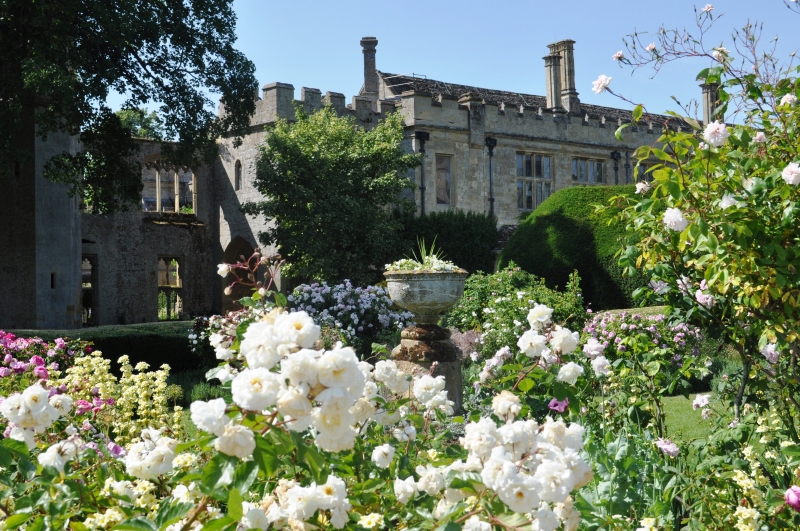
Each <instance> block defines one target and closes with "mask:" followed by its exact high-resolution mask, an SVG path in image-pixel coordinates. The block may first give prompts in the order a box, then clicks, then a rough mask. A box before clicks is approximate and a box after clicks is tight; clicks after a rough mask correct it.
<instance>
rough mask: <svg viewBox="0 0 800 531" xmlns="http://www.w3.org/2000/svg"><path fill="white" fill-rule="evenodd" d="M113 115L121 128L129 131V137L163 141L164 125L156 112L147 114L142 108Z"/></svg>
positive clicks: (121, 111)
mask: <svg viewBox="0 0 800 531" xmlns="http://www.w3.org/2000/svg"><path fill="white" fill-rule="evenodd" d="M114 114H116V115H117V117H118V118H119V120H120V121H121V122H122V125H123V127H126V128H127V129H129V130H130V132H131V135H133V136H135V137H137V138H148V139H150V140H164V123H163V121H162V120H161V118H160V117H159V116H158V113H157V112H156V111H152V112H150V113H148V112H147V109H145V108H144V107H136V108H134V109H122V110H119V111H117V112H116V113H114Z"/></svg>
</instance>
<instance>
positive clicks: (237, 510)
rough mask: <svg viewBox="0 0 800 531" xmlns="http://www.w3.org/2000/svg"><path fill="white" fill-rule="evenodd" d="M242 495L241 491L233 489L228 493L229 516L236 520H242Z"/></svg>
mask: <svg viewBox="0 0 800 531" xmlns="http://www.w3.org/2000/svg"><path fill="white" fill-rule="evenodd" d="M243 501H244V499H243V498H242V494H241V493H240V492H239V489H231V490H230V491H229V492H228V516H230V517H231V518H232V519H234V520H241V519H242V502H243Z"/></svg>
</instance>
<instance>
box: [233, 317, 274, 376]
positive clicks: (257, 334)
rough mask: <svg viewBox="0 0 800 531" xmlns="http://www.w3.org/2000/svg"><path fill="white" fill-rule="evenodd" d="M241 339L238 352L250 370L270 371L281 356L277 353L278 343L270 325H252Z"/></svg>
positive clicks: (261, 323) (258, 323) (260, 323)
mask: <svg viewBox="0 0 800 531" xmlns="http://www.w3.org/2000/svg"><path fill="white" fill-rule="evenodd" d="M242 337H243V338H242V344H241V347H240V349H239V351H240V353H241V354H242V355H243V356H244V357H245V359H246V360H247V365H248V366H249V367H250V368H251V369H255V368H257V367H264V368H266V369H271V368H273V367H274V366H275V364H277V363H278V362H279V361H280V360H281V357H282V356H281V355H280V354H279V353H278V345H279V342H278V340H277V338H276V337H275V334H274V330H273V327H272V325H271V324H270V323H265V322H256V323H252V324H250V326H248V327H247V330H245V332H244V335H243V336H242Z"/></svg>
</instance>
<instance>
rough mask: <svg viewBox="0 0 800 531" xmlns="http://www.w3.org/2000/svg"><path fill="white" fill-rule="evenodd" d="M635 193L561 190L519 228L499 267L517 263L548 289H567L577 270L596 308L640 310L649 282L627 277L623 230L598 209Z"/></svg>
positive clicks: (595, 188)
mask: <svg viewBox="0 0 800 531" xmlns="http://www.w3.org/2000/svg"><path fill="white" fill-rule="evenodd" d="M633 193H635V187H634V186H633V185H626V186H574V187H570V188H565V189H562V190H559V191H558V192H556V193H555V194H553V195H552V196H550V198H549V199H547V200H546V201H545V202H544V203H542V205H541V206H539V207H538V208H537V209H536V210H534V211H533V212H532V213H531V214H530V215H529V216H528V217H527V218H526V219H525V220H524V221H523V222H522V223H521V224H520V226H519V227H518V228H517V230H516V231H515V232H514V234H513V235H512V236H511V238H510V239H509V241H508V244H507V245H506V246H505V248H504V249H503V252H502V253H501V255H500V265H499V267H505V266H506V265H507V264H508V263H510V262H515V263H516V264H517V265H519V266H520V267H522V268H523V269H524V270H525V271H528V272H530V273H532V274H534V275H536V276H539V277H542V278H544V279H545V281H546V283H547V285H548V286H549V287H555V286H564V285H566V283H567V281H568V279H569V275H570V273H572V271H574V270H577V271H578V274H579V275H580V277H581V291H582V292H583V295H584V299H585V300H586V302H587V303H589V304H591V308H593V309H595V310H606V309H613V308H630V307H632V306H635V302H634V300H633V297H632V293H633V291H634V290H635V289H636V288H638V287H640V286H642V285H644V284H645V283H646V279H645V278H644V277H642V276H636V277H626V276H623V274H622V273H623V272H622V269H621V268H620V267H619V266H618V265H617V259H616V258H615V257H614V254H615V253H616V252H617V250H619V249H620V247H621V246H622V245H623V243H624V241H623V239H624V237H625V231H624V227H622V226H621V225H619V224H616V223H615V224H611V225H609V221H610V220H611V217H612V216H611V215H609V214H608V213H606V212H603V211H597V209H596V208H595V205H599V204H601V205H608V204H609V203H608V202H609V199H610V198H611V197H613V196H616V195H621V194H633Z"/></svg>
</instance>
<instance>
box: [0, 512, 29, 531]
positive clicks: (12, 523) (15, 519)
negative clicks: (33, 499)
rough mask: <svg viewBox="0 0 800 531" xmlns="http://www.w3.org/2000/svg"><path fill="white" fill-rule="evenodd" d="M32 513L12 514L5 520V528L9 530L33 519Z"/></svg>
mask: <svg viewBox="0 0 800 531" xmlns="http://www.w3.org/2000/svg"><path fill="white" fill-rule="evenodd" d="M32 516H33V515H32V514H24V513H23V514H12V515H11V516H9V517H8V518H6V521H5V528H6V529H7V530H8V531H12V530H14V529H17V528H18V527H19V526H21V525H22V524H24V523H25V522H27V521H28V520H30V519H31V517H32Z"/></svg>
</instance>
